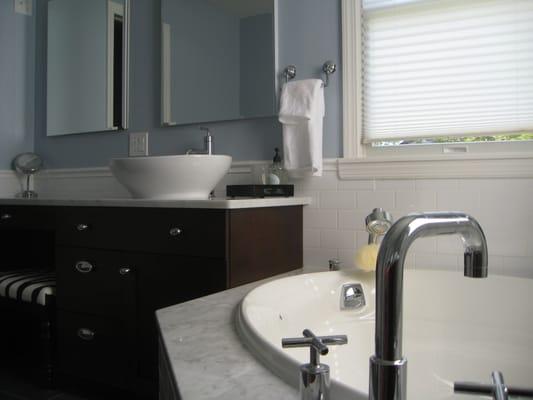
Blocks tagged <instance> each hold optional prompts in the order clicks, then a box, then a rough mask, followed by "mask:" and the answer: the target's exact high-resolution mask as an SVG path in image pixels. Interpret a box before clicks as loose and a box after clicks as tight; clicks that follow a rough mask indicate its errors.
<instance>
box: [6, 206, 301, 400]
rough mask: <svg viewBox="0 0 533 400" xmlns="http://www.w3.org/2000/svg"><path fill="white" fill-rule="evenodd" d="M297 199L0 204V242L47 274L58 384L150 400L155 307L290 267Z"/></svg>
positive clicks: (18, 262) (297, 227)
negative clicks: (53, 275)
mask: <svg viewBox="0 0 533 400" xmlns="http://www.w3.org/2000/svg"><path fill="white" fill-rule="evenodd" d="M306 203H308V199H305V198H287V199H257V200H205V201H157V202H156V201H149V200H110V201H67V200H29V201H28V200H26V201H24V200H0V240H1V241H2V242H1V243H4V244H5V245H6V250H5V251H3V252H2V253H3V257H4V260H6V265H8V264H9V265H10V266H12V267H15V268H23V267H27V266H31V265H35V264H36V263H39V266H43V267H44V266H46V267H51V268H55V270H56V272H57V329H56V332H57V366H56V371H57V377H58V382H59V383H61V382H67V381H71V382H72V380H73V379H74V380H79V381H80V382H86V383H91V384H93V383H94V384H103V385H106V386H107V385H109V386H113V387H115V388H117V389H121V390H126V391H131V392H134V393H137V394H139V393H142V394H145V395H146V396H148V397H150V398H155V397H156V393H157V376H158V373H157V365H158V358H157V327H156V320H155V314H154V312H155V310H157V309H160V308H163V307H167V306H170V305H172V304H177V303H181V302H185V301H188V300H191V299H194V298H197V297H201V296H205V295H208V294H211V293H215V292H219V291H222V290H225V289H229V288H234V287H237V286H239V285H243V284H246V283H249V282H253V281H256V280H259V279H263V278H265V277H269V276H273V275H276V274H280V273H284V272H287V271H290V270H294V269H298V268H301V267H302V262H303V261H302V208H303V205H304V204H306Z"/></svg>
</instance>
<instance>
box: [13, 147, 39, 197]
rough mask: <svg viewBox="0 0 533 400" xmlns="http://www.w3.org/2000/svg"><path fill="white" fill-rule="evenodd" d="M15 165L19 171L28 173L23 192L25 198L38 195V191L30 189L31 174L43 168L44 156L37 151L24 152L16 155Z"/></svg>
mask: <svg viewBox="0 0 533 400" xmlns="http://www.w3.org/2000/svg"><path fill="white" fill-rule="evenodd" d="M13 165H14V167H15V169H16V170H17V172H19V173H21V174H24V175H26V190H24V191H23V192H22V197H23V198H25V199H33V198H36V197H37V193H36V192H34V191H33V190H30V180H31V176H32V175H33V174H35V173H37V172H39V171H40V170H41V168H42V167H43V160H42V158H41V157H40V156H39V155H37V154H35V153H22V154H19V155H18V156H16V157H15V159H14V160H13Z"/></svg>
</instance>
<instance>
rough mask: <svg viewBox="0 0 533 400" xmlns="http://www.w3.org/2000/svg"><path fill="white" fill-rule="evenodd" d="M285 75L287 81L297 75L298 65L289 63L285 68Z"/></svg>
mask: <svg viewBox="0 0 533 400" xmlns="http://www.w3.org/2000/svg"><path fill="white" fill-rule="evenodd" d="M283 76H284V77H285V83H287V82H289V81H290V80H291V79H294V78H295V77H296V65H287V66H286V67H285V69H284V70H283Z"/></svg>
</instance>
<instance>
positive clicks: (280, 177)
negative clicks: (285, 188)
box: [266, 147, 289, 185]
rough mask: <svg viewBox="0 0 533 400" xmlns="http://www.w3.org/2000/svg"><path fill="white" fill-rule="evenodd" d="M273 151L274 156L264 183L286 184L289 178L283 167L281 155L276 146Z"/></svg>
mask: <svg viewBox="0 0 533 400" xmlns="http://www.w3.org/2000/svg"><path fill="white" fill-rule="evenodd" d="M274 151H275V154H274V158H273V159H272V164H271V165H270V167H269V169H268V175H267V182H266V183H267V184H269V185H283V184H286V183H287V182H288V180H289V179H288V176H287V171H286V170H285V168H283V164H282V162H281V156H280V155H279V149H278V148H277V147H276V148H275V149H274Z"/></svg>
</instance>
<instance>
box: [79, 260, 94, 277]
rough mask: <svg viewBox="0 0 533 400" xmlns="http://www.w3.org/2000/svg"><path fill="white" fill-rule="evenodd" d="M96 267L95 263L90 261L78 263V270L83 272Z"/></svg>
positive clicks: (85, 272) (86, 272)
mask: <svg viewBox="0 0 533 400" xmlns="http://www.w3.org/2000/svg"><path fill="white" fill-rule="evenodd" d="M93 269H94V267H93V265H92V264H91V263H90V262H88V261H78V262H77V263H76V271H78V272H81V273H82V274H88V273H89V272H91V271H92V270H93Z"/></svg>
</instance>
